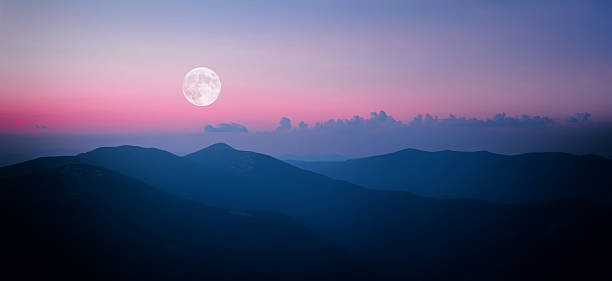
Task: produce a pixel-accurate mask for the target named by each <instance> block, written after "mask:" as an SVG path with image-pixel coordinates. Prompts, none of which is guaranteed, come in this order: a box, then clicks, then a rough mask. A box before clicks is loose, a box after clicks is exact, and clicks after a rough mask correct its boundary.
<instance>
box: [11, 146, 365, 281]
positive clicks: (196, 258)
mask: <svg viewBox="0 0 612 281" xmlns="http://www.w3.org/2000/svg"><path fill="white" fill-rule="evenodd" d="M119 150H121V151H129V149H127V150H126V148H119ZM0 192H1V195H2V205H3V209H4V212H3V213H2V218H3V220H2V221H3V224H4V225H5V226H10V227H6V228H5V229H4V230H3V243H5V244H4V247H3V255H4V256H5V257H8V258H9V263H8V264H11V265H13V266H11V267H8V268H11V269H12V270H15V273H19V276H21V278H24V279H27V278H45V277H46V278H52V279H53V277H62V278H64V279H67V278H82V279H99V280H110V279H124V280H144V279H147V280H177V279H178V280H202V279H209V280H210V279H214V280H295V279H300V280H312V279H317V280H318V279H330V280H333V279H354V278H357V279H361V278H366V277H367V276H368V275H367V274H368V273H367V271H365V270H364V269H363V265H360V264H358V263H357V262H355V260H354V259H353V258H351V257H350V256H349V255H348V254H347V253H346V252H345V251H344V250H342V249H341V248H340V247H338V246H336V245H333V244H332V243H330V242H328V241H326V240H325V239H323V238H322V237H320V235H318V234H315V233H313V232H312V231H310V230H307V229H306V228H304V227H302V226H300V225H298V224H297V223H295V222H294V221H293V220H292V219H290V218H288V217H286V216H282V215H279V214H274V213H270V212H264V211H249V212H238V211H230V210H225V209H219V208H212V207H206V206H204V205H202V204H200V203H197V202H194V201H190V200H185V199H179V198H176V197H174V196H171V195H169V194H166V193H165V192H162V191H159V190H157V189H155V188H153V187H150V186H148V185H146V184H144V183H142V182H139V181H137V180H134V179H131V178H128V177H126V176H123V175H119V174H117V173H114V172H111V171H109V170H106V169H103V168H99V167H94V166H90V165H84V164H65V165H60V166H59V167H55V168H50V169H45V170H41V171H37V172H33V173H31V174H27V175H23V176H16V177H9V178H4V179H3V185H2V190H1V191H0ZM28 267H34V268H28ZM5 274H6V272H5Z"/></svg>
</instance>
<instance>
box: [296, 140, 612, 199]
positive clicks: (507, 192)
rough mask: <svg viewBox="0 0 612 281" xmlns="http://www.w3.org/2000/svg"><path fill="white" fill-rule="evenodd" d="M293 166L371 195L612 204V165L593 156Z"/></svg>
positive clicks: (445, 154)
mask: <svg viewBox="0 0 612 281" xmlns="http://www.w3.org/2000/svg"><path fill="white" fill-rule="evenodd" d="M288 162H289V163H291V164H292V165H294V166H297V167H300V168H302V169H306V170H310V171H313V172H316V173H320V174H323V175H327V176H329V177H332V178H335V179H340V180H345V181H349V182H352V183H355V184H359V185H362V186H366V187H369V188H373V189H385V190H400V191H407V192H411V193H414V194H418V195H422V196H427V197H432V198H477V199H483V200H491V201H496V202H506V203H510V202H534V201H547V200H556V199H562V198H572V197H584V198H589V199H592V200H600V201H604V202H609V203H610V202H612V188H610V187H612V161H611V160H609V159H606V158H602V157H599V156H595V155H585V156H576V155H571V154H567V153H528V154H521V155H513V156H509V155H499V154H493V153H489V152H484V151H481V152H456V151H440V152H425V151H419V150H415V149H405V150H401V151H398V152H394V153H390V154H385V155H380V156H373V157H366V158H360V159H352V160H346V161H337V162H301V161H288Z"/></svg>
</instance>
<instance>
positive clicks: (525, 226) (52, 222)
mask: <svg viewBox="0 0 612 281" xmlns="http://www.w3.org/2000/svg"><path fill="white" fill-rule="evenodd" d="M602 161H603V160H602ZM398 169H399V168H398ZM447 173H453V172H451V171H447V170H445V169H443V168H441V169H439V174H440V177H444V176H445V175H446V174H447ZM0 179H1V180H2V181H4V182H5V183H8V184H3V188H2V193H3V196H2V198H3V201H5V202H6V203H5V204H3V205H4V206H5V208H6V210H5V212H3V216H9V217H10V218H9V219H8V220H7V221H8V222H9V225H10V226H11V229H14V230H15V233H13V236H12V237H13V239H12V240H10V239H9V240H8V241H13V240H15V241H19V243H13V245H17V246H19V245H22V247H21V249H20V248H19V247H17V250H15V251H14V253H13V254H12V255H14V256H19V255H20V254H23V253H27V254H24V255H25V257H21V258H26V259H27V257H28V255H38V256H37V259H35V261H37V262H34V264H38V263H41V264H45V261H47V260H53V261H54V262H55V261H57V262H61V266H63V268H65V267H66V266H70V265H74V264H75V262H76V264H77V265H78V264H80V263H85V264H86V265H87V266H89V267H91V266H94V267H95V266H96V264H103V265H106V264H109V265H108V266H105V267H104V268H110V269H113V270H115V271H112V270H111V272H110V273H109V274H110V275H108V276H113V277H117V276H128V275H123V274H119V273H118V272H122V271H123V270H127V271H130V274H132V275H129V276H154V277H160V279H181V277H185V278H186V277H187V276H188V277H204V278H216V279H261V280H263V279H266V280H288V279H289V280H290V279H301V278H302V279H334V280H338V279H346V280H353V279H358V278H362V279H385V280H393V279H398V280H404V279H407V278H414V279H420V280H427V279H429V280H438V279H450V278H453V279H471V280H490V279H519V278H520V279H536V278H540V279H542V278H545V279H550V278H555V277H557V278H570V277H574V278H583V279H584V278H588V277H596V276H599V274H603V273H605V272H606V268H607V267H606V266H607V265H606V262H605V261H606V260H607V259H606V257H607V256H608V255H609V253H610V250H612V242H610V241H609V239H608V237H609V236H610V235H611V234H612V226H611V224H610V223H609V222H608V221H609V219H608V218H609V217H610V215H611V214H612V208H610V206H609V205H607V204H606V203H602V202H600V201H597V200H589V199H581V198H575V196H574V197H572V196H570V197H572V198H565V199H558V200H554V201H547V202H525V203H513V204H507V203H494V202H489V201H484V200H479V199H444V200H441V199H432V198H425V197H420V196H417V195H414V194H412V193H408V192H405V191H392V190H375V189H369V188H365V187H362V186H360V185H357V184H355V183H351V182H348V181H343V180H339V179H333V178H330V177H328V176H325V175H321V174H318V173H315V172H312V171H307V170H303V169H300V168H298V167H295V166H292V165H290V164H288V163H285V162H283V161H280V160H277V159H275V158H273V157H270V156H267V155H263V154H259V153H255V152H250V151H239V150H236V149H233V148H232V147H230V146H228V145H225V144H215V145H212V146H209V147H207V148H204V149H202V150H199V151H197V152H194V153H192V154H189V155H186V156H183V157H180V156H177V155H174V154H172V153H169V152H166V151H163V150H159V149H155V148H142V147H135V146H120V147H104V148H99V149H95V150H93V151H90V152H87V153H83V154H79V155H77V156H67V157H47V158H39V159H35V160H31V161H27V162H24V163H20V164H16V165H12V166H7V167H3V168H0ZM525 180H527V179H525ZM377 186H380V185H377ZM450 188H455V187H450ZM58 225H59V226H61V227H56V226H58ZM5 241H7V240H5ZM73 241H80V242H79V243H75V242H73ZM211 248H212V249H214V250H210V249H211ZM37 249H45V250H44V251H41V250H37ZM41 253H44V255H42V256H40V254H41ZM124 253H130V254H129V255H127V256H125V257H124V258H123V257H122V258H121V259H117V257H119V256H122V255H123V254H124ZM89 256H91V258H90V259H85V258H83V257H89ZM142 257H144V258H142ZM15 260H16V261H20V260H21V259H18V258H16V259H15ZM93 261H98V263H96V262H93ZM152 264H155V265H161V267H160V268H155V269H151V266H150V265H152ZM61 266H60V268H62V267H61ZM87 266H86V267H79V268H83V270H85V269H87V268H88V267H87ZM53 268H56V267H55V266H54V267H53ZM67 271H70V270H67V269H66V270H63V271H60V272H67ZM147 274H148V275H147ZM127 279H130V278H127ZM186 279H189V278H186Z"/></svg>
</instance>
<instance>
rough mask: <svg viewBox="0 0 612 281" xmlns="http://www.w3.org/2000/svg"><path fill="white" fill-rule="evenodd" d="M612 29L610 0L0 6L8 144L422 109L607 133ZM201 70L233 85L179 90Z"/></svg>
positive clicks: (265, 126) (250, 130)
mask: <svg viewBox="0 0 612 281" xmlns="http://www.w3.org/2000/svg"><path fill="white" fill-rule="evenodd" d="M610 30H612V4H611V3H610V2H609V1H589V0H575V1H574V0H572V1H563V0H558V1H552V0H551V1H548V0H533V1H527V0H524V1H521V0H519V1H492V0H491V1H482V0H466V1H451V0H440V1H435V0H434V1H360V0H356V1H318V0H313V1H120V2H119V1H117V2H115V1H99V2H96V1H6V0H0V40H1V41H0V42H1V43H0V62H1V63H0V135H1V136H0V138H1V139H2V141H3V144H4V145H5V147H8V146H10V145H13V144H15V143H17V142H20V141H21V139H22V138H28V139H31V140H32V142H34V143H37V142H38V143H43V144H41V145H40V146H43V148H45V149H47V150H48V151H52V150H58V149H59V150H61V149H64V148H58V147H57V145H56V146H52V145H50V144H46V143H47V142H48V140H49V139H61V138H68V137H71V136H79V137H83V138H86V139H95V140H98V141H96V142H90V146H92V145H93V144H94V143H95V144H96V145H98V144H101V145H104V144H106V143H116V142H119V141H124V140H125V141H128V140H133V139H140V140H142V139H146V138H147V136H167V137H168V138H171V137H172V136H190V135H194V134H205V133H207V132H208V133H210V134H212V133H219V132H212V131H207V130H205V128H208V127H207V126H210V127H211V128H217V126H218V125H219V124H238V125H240V126H243V127H244V129H243V130H242V134H238V135H241V136H243V137H241V138H242V139H246V140H241V141H237V140H235V139H236V138H237V137H236V134H231V137H225V138H221V139H220V140H221V141H223V140H234V141H235V142H238V143H244V144H243V145H242V146H245V147H247V148H248V147H250V146H249V142H250V141H251V140H250V139H251V138H252V137H253V136H252V135H254V134H256V133H258V132H260V133H265V132H270V133H273V132H277V131H276V128H277V126H278V123H279V120H280V119H281V118H282V117H285V118H287V119H289V120H291V121H292V122H293V125H294V126H295V127H298V124H299V122H304V124H307V125H308V126H309V127H310V128H314V127H315V126H316V123H317V122H320V123H325V122H328V120H330V119H334V120H338V119H340V120H350V119H351V118H353V116H356V115H357V116H361V117H362V118H369V116H370V113H371V112H377V113H378V112H380V111H381V110H382V111H384V112H386V114H388V115H389V116H392V117H393V118H394V120H396V121H398V122H400V123H402V124H404V125H407V126H409V125H410V124H412V122H413V120H414V119H415V118H418V116H419V115H421V116H426V115H427V114H430V115H431V116H439V118H449V116H450V115H451V114H452V115H453V116H456V117H458V118H462V117H465V118H467V119H471V118H477V119H478V120H481V121H483V122H484V121H486V120H494V119H495V118H496V117H495V116H496V114H500V113H504V114H506V116H507V117H511V118H518V119H521V117H522V116H523V115H526V116H529V117H530V118H533V117H535V116H540V117H543V118H549V119H551V120H553V121H554V124H555V125H551V126H552V127H555V128H560V127H563V130H570V129H568V128H573V127H572V126H573V125H572V126H570V125H569V124H566V123H576V122H567V121H568V118H571V117H572V116H575V114H577V113H580V114H582V113H588V114H589V117H588V121H589V122H592V123H596V124H599V125H590V126H595V127H597V128H599V129H598V130H600V132H599V133H598V135H606V134H607V133H608V132H609V127H610V126H609V123H611V122H612V112H611V110H610V109H611V108H612V83H610V81H612V36H610ZM198 66H205V67H208V68H211V69H213V70H214V71H215V72H216V73H217V74H218V75H219V77H220V79H221V84H222V90H221V94H220V96H219V98H218V99H217V101H216V102H215V103H214V104H212V105H210V106H208V107H197V106H194V105H192V104H190V103H189V102H187V100H186V99H185V98H184V96H183V94H182V92H181V86H182V85H181V84H182V80H183V77H184V75H185V74H186V73H187V72H188V71H189V70H191V69H192V68H195V67H198ZM551 124H552V123H551ZM222 126H225V125H222ZM230 127H231V126H230ZM244 130H247V132H246V133H245V132H244ZM560 130H561V129H558V131H560ZM213 131H214V130H213ZM570 131H571V130H570ZM555 132H557V131H555ZM572 132H574V131H572ZM221 133H223V132H221ZM458 134H464V133H461V132H458ZM574 134H576V135H577V136H578V134H579V133H578V131H575V133H574ZM223 135H227V134H225V133H224V134H223ZM552 135H554V134H551V135H550V136H552ZM218 136H219V135H218V134H217V135H215V136H214V137H209V139H219V138H220V137H218ZM244 136H247V137H244ZM90 137H91V138H90ZM391 138H392V139H396V140H398V141H397V143H398V146H401V145H404V146H405V145H408V144H410V143H411V142H410V141H407V140H406V138H405V137H402V136H401V134H393V135H392V136H391ZM100 140H107V141H100ZM600 140H601V139H600ZM329 141H333V139H332V138H330V139H329ZM141 142H142V141H141ZM155 144H157V145H161V146H164V145H166V146H168V147H176V146H177V145H175V144H172V143H170V142H169V141H166V142H160V143H155ZM498 144H499V142H497V143H491V144H490V145H483V146H482V148H488V147H489V146H494V145H498ZM370 145H376V144H374V143H372V144H370ZM414 145H416V146H419V145H421V146H423V145H422V144H414ZM581 145H586V144H581ZM446 146H448V147H454V146H452V145H451V144H449V145H446ZM189 147H190V148H191V146H189ZM364 147H369V146H365V145H364ZM444 147H445V145H440V148H444ZM253 148H259V147H257V146H254V145H253ZM23 149H24V150H26V148H23ZM466 149H467V148H466ZM532 149H538V148H537V147H530V146H523V149H522V150H521V149H519V150H516V152H518V151H527V150H532ZM6 150H8V148H6ZM178 150H179V151H182V150H181V149H178ZM183 150H184V149H183ZM366 150H367V151H370V150H371V149H370V150H368V149H365V150H360V151H359V150H356V151H355V152H353V153H348V152H347V153H348V154H352V155H360V154H365V153H366ZM566 150H568V151H589V150H588V149H585V148H584V147H574V148H573V150H571V149H566ZM500 151H502V152H505V151H507V152H515V150H512V149H500ZM593 151H594V152H598V151H597V150H593ZM285 152H286V153H291V151H280V150H279V151H271V153H276V154H280V153H285ZM296 152H299V151H296ZM315 152H317V151H314V148H313V151H304V152H303V153H315ZM602 153H603V152H602Z"/></svg>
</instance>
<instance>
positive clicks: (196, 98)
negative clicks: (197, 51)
mask: <svg viewBox="0 0 612 281" xmlns="http://www.w3.org/2000/svg"><path fill="white" fill-rule="evenodd" d="M219 93H221V80H219V76H218V75H217V73H215V72H214V71H212V70H211V69H209V68H206V67H197V68H194V69H192V70H190V71H189V72H187V74H186V75H185V79H183V95H185V98H186V99H187V100H188V101H189V102H190V103H192V104H194V105H197V106H207V105H211V104H212V103H213V102H215V100H217V98H218V97H219Z"/></svg>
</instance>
